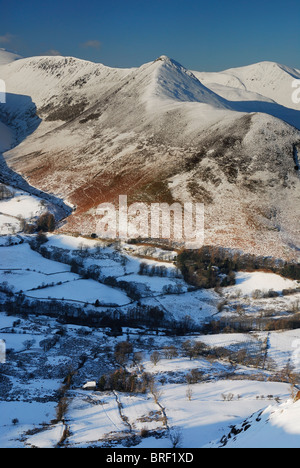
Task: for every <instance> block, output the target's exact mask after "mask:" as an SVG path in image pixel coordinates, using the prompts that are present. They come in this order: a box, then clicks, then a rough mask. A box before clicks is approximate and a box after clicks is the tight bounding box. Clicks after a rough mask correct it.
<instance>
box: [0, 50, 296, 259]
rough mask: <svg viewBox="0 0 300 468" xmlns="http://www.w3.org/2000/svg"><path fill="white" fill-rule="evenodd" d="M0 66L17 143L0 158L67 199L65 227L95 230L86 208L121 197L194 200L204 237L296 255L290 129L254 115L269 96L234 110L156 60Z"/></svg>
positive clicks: (7, 117) (5, 113)
mask: <svg viewBox="0 0 300 468" xmlns="http://www.w3.org/2000/svg"><path fill="white" fill-rule="evenodd" d="M1 74H2V75H3V76H4V77H5V79H6V81H7V83H8V93H9V94H8V104H7V106H6V108H5V109H2V112H1V119H2V121H3V122H5V123H7V124H9V125H10V126H11V128H13V129H14V130H15V134H16V139H17V141H18V142H19V143H20V144H19V145H18V146H17V147H15V148H14V149H12V150H10V151H8V152H6V153H5V159H6V161H7V163H8V164H9V166H10V167H12V168H13V169H14V170H16V171H17V172H20V173H21V174H23V175H25V176H26V178H27V179H28V180H29V181H30V182H31V183H32V184H33V185H35V186H37V187H39V188H41V189H42V190H44V191H46V192H51V193H54V194H56V195H59V196H60V197H63V198H64V199H66V200H68V201H69V202H70V203H72V204H73V205H76V207H77V210H76V212H75V213H74V214H73V215H72V216H71V217H70V218H69V220H68V224H67V225H66V227H65V230H69V231H80V232H82V233H86V234H88V233H89V234H90V233H92V232H95V230H96V219H95V209H96V207H97V206H98V205H99V204H100V203H102V202H103V201H116V200H117V199H118V196H119V195H128V197H129V201H130V202H131V201H144V202H167V203H172V202H173V201H180V202H182V203H183V202H186V201H195V202H196V201H197V202H203V203H204V204H205V210H206V239H205V242H206V243H208V244H217V245H222V246H226V247H232V248H239V249H243V250H245V251H248V252H253V253H260V254H263V255H276V256H284V255H286V254H287V251H289V252H290V253H291V254H295V253H296V255H297V249H296V250H295V248H297V246H299V244H300V240H299V229H298V222H297V220H298V219H299V214H300V212H299V206H300V203H299V202H300V193H299V171H298V170H296V169H295V168H296V166H298V164H297V159H298V157H297V154H298V150H299V148H300V132H299V131H298V130H297V129H296V128H294V127H292V126H290V125H288V124H287V123H285V122H283V121H282V120H280V119H278V118H275V117H273V116H272V115H267V114H266V113H260V112H257V111H258V110H261V109H262V110H265V111H266V112H267V111H268V110H270V109H269V107H268V106H269V105H273V103H272V102H271V100H270V99H265V100H263V99H261V101H258V102H259V105H260V106H259V108H258V109H257V110H255V108H254V109H252V108H251V110H250V111H249V109H248V110H247V109H245V110H242V109H241V108H240V107H238V106H237V103H236V101H234V100H229V99H228V98H226V97H225V98H224V97H223V96H220V95H218V94H217V93H215V92H213V90H211V89H208V87H206V86H205V83H204V84H203V83H202V82H201V81H199V79H197V77H196V76H195V74H194V73H191V72H189V71H188V70H186V69H185V68H184V67H182V66H181V65H180V64H178V63H177V62H175V61H174V60H171V59H169V58H168V57H165V56H162V57H159V59H157V60H155V61H154V62H151V63H148V64H145V65H143V66H141V67H140V68H138V69H129V70H121V69H111V68H108V67H105V66H103V65H101V64H93V63H90V62H84V61H81V60H77V59H73V58H64V57H50V58H49V57H47V58H45V57H38V58H31V59H23V60H20V61H17V62H14V63H11V64H9V65H6V66H3V67H1ZM231 89H232V88H231ZM230 92H231V91H230ZM253 102H254V101H253ZM275 104H276V103H275ZM276 105H277V104H276ZM277 106H279V105H277ZM279 107H280V106H279ZM290 110H291V111H292V112H294V113H295V115H297V116H298V115H299V112H297V111H295V110H292V109H290Z"/></svg>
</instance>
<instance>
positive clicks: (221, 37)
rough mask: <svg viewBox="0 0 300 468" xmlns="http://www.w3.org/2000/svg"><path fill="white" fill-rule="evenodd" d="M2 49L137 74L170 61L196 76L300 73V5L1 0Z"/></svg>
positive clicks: (293, 0)
mask: <svg viewBox="0 0 300 468" xmlns="http://www.w3.org/2000/svg"><path fill="white" fill-rule="evenodd" d="M0 8H1V9H0V47H3V48H6V49H9V50H16V51H17V52H19V53H20V54H21V55H24V56H31V55H41V54H44V53H49V54H50V53H52V54H55V53H60V54H62V55H67V56H75V57H79V58H82V59H86V60H92V61H95V62H101V63H104V64H105V65H108V66H117V67H132V66H139V65H141V64H143V63H145V62H148V61H151V60H154V59H155V58H157V57H158V56H160V55H162V54H164V55H168V56H169V57H171V58H174V59H175V60H177V61H179V62H181V63H182V64H183V65H184V66H186V67H187V68H190V69H193V70H203V71H204V70H205V71H217V70H223V69H226V68H230V67H236V66H243V65H248V64H251V63H255V62H259V61H263V60H270V61H276V62H279V63H283V64H286V65H289V66H293V67H296V68H298V69H300V28H299V23H300V21H299V20H300V2H299V0H286V1H278V0H273V1H269V0H266V1H264V0H259V1H258V0H252V1H248V0H247V1H243V0H240V1H237V0H227V1H226V0H211V1H209V0H207V1H202V0H198V1H196V0H147V1H145V0H106V1H103V0H85V1H83V0H72V1H71V0H50V1H46V0H43V1H41V0H40V1H37V0H6V1H4V0H0Z"/></svg>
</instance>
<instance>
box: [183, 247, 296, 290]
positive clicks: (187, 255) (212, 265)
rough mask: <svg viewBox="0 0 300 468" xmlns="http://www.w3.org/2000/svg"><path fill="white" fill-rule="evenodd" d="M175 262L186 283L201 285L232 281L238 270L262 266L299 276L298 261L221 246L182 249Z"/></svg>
mask: <svg viewBox="0 0 300 468" xmlns="http://www.w3.org/2000/svg"><path fill="white" fill-rule="evenodd" d="M177 266H178V267H179V268H180V270H181V272H182V274H183V276H184V279H185V280H186V281H187V282H188V283H190V284H192V285H194V286H197V287H202V288H214V287H217V286H229V285H232V284H235V272H237V271H257V270H264V271H268V272H272V273H277V274H280V275H282V276H284V277H286V278H290V279H293V280H300V264H299V263H295V262H287V261H284V260H279V259H276V258H271V257H257V256H255V255H250V254H243V253H239V252H232V251H231V250H229V249H225V248H221V247H212V246H204V247H202V248H201V249H199V250H183V251H182V252H180V253H179V255H178V257H177Z"/></svg>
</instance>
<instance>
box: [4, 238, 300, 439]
mask: <svg viewBox="0 0 300 468" xmlns="http://www.w3.org/2000/svg"><path fill="white" fill-rule="evenodd" d="M175 261H176V252H170V251H164V250H163V249H158V248H156V249H155V248H152V247H151V248H150V247H149V246H144V247H141V246H133V245H129V244H122V245H120V244H118V245H108V244H107V243H103V242H100V241H98V240H91V239H84V238H75V237H68V236H56V235H49V236H48V241H47V242H45V243H42V244H41V245H37V244H36V240H35V237H34V236H23V235H18V236H13V235H11V236H3V237H1V238H0V291H1V292H0V305H1V312H0V340H1V342H2V344H5V348H6V362H5V363H4V362H3V363H2V364H0V414H1V422H0V446H1V447H3V448H5V447H10V448H11V447H19V448H26V447H42V448H48V447H49V448H52V447H53V448H55V447H63V448H69V447H80V448H85V447H149V448H172V447H174V446H175V445H177V446H180V447H184V448H201V447H210V446H222V445H223V444H222V442H221V440H223V441H224V436H225V435H227V434H229V433H230V431H231V428H232V427H239V425H242V424H243V422H244V421H245V420H247V418H250V416H251V415H253V414H256V413H258V412H260V411H263V410H265V409H266V408H268V407H271V408H272V411H275V410H276V408H280V407H281V406H280V405H282V404H285V402H286V401H287V400H288V399H289V398H291V397H292V396H294V393H295V391H296V390H295V389H296V388H297V387H296V384H297V383H298V382H299V373H300V362H299V349H300V329H294V330H291V329H290V330H285V331H283V330H275V329H267V326H266V324H268V323H269V321H270V320H271V321H277V320H280V319H281V318H287V317H296V316H297V314H299V303H300V293H299V292H298V291H297V286H298V283H297V282H296V281H291V280H287V279H284V278H282V277H280V276H278V275H274V274H270V273H265V272H256V273H249V272H240V273H237V275H236V285H235V286H231V287H228V288H222V290H217V291H214V290H199V289H198V290H196V289H194V288H191V287H190V286H189V285H188V284H186V283H185V281H184V279H183V278H182V275H181V273H180V272H179V271H178V270H177V268H176V262H175ZM270 290H273V291H274V292H276V293H277V294H275V295H274V297H271V296H272V295H270V294H267V293H266V292H270ZM283 290H289V291H290V294H285V295H283V294H282V291H283ZM262 318H263V319H266V320H267V322H261V321H260V320H261V319H262ZM218 321H219V322H222V323H226V322H227V323H228V326H227V328H226V329H223V330H221V331H222V333H218V332H215V333H214V332H213V330H210V331H209V333H207V332H206V333H204V329H205V328H204V327H205V326H207V325H208V324H211V323H212V322H216V323H217V322H218ZM250 322H251V323H253V327H254V328H253V330H252V331H250V332H249V331H248V330H245V331H242V329H241V327H242V325H243V323H247V326H248V325H249V323H250ZM118 323H119V326H116V325H117V324H118ZM131 323H134V326H132V325H130V324H131ZM262 323H264V327H263V326H262ZM237 324H238V326H239V328H240V330H239V331H237V328H236V329H235V328H234V327H235V326H236V325H237ZM255 324H256V325H257V324H259V326H256V327H255ZM218 331H220V330H218ZM296 406H297V405H296ZM289 430H290V428H289ZM283 440H286V438H285V439H283ZM293 441H294V442H293V443H298V444H299V442H300V431H299V430H298V426H296V425H295V431H294V434H293ZM280 443H281V441H280V439H278V445H280ZM243 444H244V445H247V440H246V439H245V440H242V443H241V444H240V445H243Z"/></svg>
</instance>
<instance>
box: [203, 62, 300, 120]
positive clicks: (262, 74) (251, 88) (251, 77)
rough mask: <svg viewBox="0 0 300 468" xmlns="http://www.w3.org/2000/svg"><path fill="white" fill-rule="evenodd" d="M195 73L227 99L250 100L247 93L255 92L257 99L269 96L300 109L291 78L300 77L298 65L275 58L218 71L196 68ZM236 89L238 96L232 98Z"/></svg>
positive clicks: (261, 99)
mask: <svg viewBox="0 0 300 468" xmlns="http://www.w3.org/2000/svg"><path fill="white" fill-rule="evenodd" d="M194 74H195V75H196V76H197V78H199V80H201V81H202V83H204V84H205V85H206V86H208V87H209V88H214V89H215V90H218V94H219V93H220V94H221V95H223V97H226V99H232V100H239V99H243V100H244V99H245V100H249V94H248V96H247V93H253V94H252V98H256V99H257V100H260V101H265V102H266V98H268V99H269V100H270V101H273V102H276V103H278V104H280V105H282V106H285V107H288V108H291V109H296V110H298V111H299V105H297V104H295V103H293V101H292V99H291V95H292V93H291V90H292V82H293V81H294V80H297V79H300V70H296V69H295V68H290V67H286V66H284V65H280V64H279V63H274V62H260V63H256V64H253V65H249V66H247V67H241V68H231V69H229V70H225V71H223V72H219V73H205V72H194ZM233 92H235V95H236V99H233ZM247 97H248V99H247ZM252 98H251V99H252Z"/></svg>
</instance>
